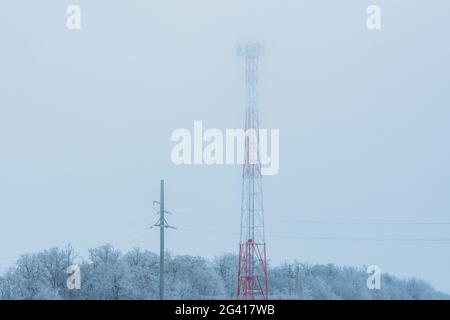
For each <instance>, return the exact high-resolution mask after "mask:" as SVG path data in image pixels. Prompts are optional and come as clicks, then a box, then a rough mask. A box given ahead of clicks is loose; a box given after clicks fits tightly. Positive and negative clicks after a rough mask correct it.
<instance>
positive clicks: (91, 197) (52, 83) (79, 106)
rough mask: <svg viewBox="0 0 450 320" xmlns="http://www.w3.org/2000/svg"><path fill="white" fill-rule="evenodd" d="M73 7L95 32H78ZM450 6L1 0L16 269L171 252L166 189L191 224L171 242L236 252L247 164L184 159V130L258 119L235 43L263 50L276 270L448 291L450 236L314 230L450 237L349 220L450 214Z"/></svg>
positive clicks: (6, 200) (3, 240) (0, 106)
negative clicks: (370, 17)
mask: <svg viewBox="0 0 450 320" xmlns="http://www.w3.org/2000/svg"><path fill="white" fill-rule="evenodd" d="M72 3H75V4H78V5H79V6H80V7H81V14H82V20H81V30H79V31H76V30H72V31H71V30H68V29H67V28H66V18H67V16H68V15H67V14H66V7H67V6H68V5H69V4H72ZM370 4H379V5H380V6H381V9H382V29H381V30H379V31H369V30H368V29H367V27H366V18H367V14H366V8H367V7H368V6H369V5H370ZM449 12H450V2H449V1H448V0H433V1H425V0H414V1H406V0H397V1H383V0H377V1H375V0H372V1H369V0H363V1H361V0H345V1H344V0H342V1H334V0H333V1H332V0H328V1H324V0H315V1H299V0H291V1H275V0H270V1H268V0H266V1H262V0H247V1H242V0H227V1H225V0H220V1H219V0H216V1H211V0H203V1H200V0H189V1H186V0H177V1H175V0H165V1H156V0H155V1H144V0H139V1H138V0H133V1H125V0H121V1H117V0H115V1H111V0H108V1H106V0H101V1H100V0H97V1H87V0H74V1H70V2H69V1H50V0H40V1H31V0H29V1H19V0H15V1H5V2H4V3H2V5H1V10H0V40H1V45H0V218H1V219H0V265H1V266H2V267H3V268H5V267H6V266H8V265H11V263H13V262H14V260H15V259H16V258H17V256H18V255H20V254H22V253H27V252H34V251H39V250H43V249H46V248H49V247H52V246H64V245H66V244H68V243H72V244H73V245H74V246H75V248H76V249H77V250H78V251H79V252H81V253H82V254H85V253H86V250H87V248H89V247H93V246H96V245H101V244H103V243H105V242H111V243H113V244H114V245H116V246H117V247H118V248H120V249H122V250H126V249H129V248H131V247H133V246H140V247H142V248H146V249H149V250H153V251H158V250H159V242H158V241H159V236H158V230H156V229H149V227H150V226H151V225H152V224H154V223H155V222H156V220H157V216H156V215H155V210H154V209H153V206H152V201H153V200H157V199H158V198H159V190H158V189H159V180H160V179H161V178H164V179H165V180H166V196H167V197H166V200H167V203H166V208H167V210H170V211H172V212H173V214H172V215H170V216H168V218H167V220H168V221H169V223H171V224H172V225H174V226H176V227H178V228H179V230H169V231H168V233H167V237H166V239H167V248H168V250H170V251H171V252H172V253H174V254H193V255H202V256H207V257H213V256H215V255H219V254H221V253H223V252H226V251H230V252H236V253H237V250H238V241H239V235H238V233H239V216H240V197H241V170H242V169H241V168H240V167H239V166H175V165H174V164H173V163H172V162H171V159H170V151H171V148H172V147H173V145H174V143H173V142H171V141H170V135H171V133H172V132H173V131H174V130H175V129H178V128H187V129H190V130H192V128H193V123H194V121H195V120H202V121H203V124H204V126H205V127H207V128H210V127H213V128H219V129H223V130H225V129H226V128H238V127H242V126H243V122H244V106H245V96H244V93H245V91H244V64H243V63H244V62H243V60H242V58H239V57H237V56H236V41H237V40H241V41H244V40H253V39H261V40H265V43H266V50H265V56H264V57H263V58H262V59H261V63H260V76H261V82H260V89H261V90H260V100H261V106H260V107H261V127H264V128H268V129H270V128H277V129H279V130H280V148H281V149H280V171H279V174H278V175H275V176H271V177H265V178H264V180H263V184H264V204H265V216H266V234H267V239H266V240H267V249H268V257H269V258H270V260H271V263H273V264H279V263H280V262H282V261H292V260H294V259H296V260H299V261H301V262H319V263H335V264H338V265H358V266H361V265H370V264H377V265H379V266H380V267H381V269H382V271H385V272H391V273H393V274H395V275H398V276H401V277H408V276H416V277H420V278H424V279H426V280H428V281H430V282H431V283H432V284H433V285H434V286H436V287H437V288H438V289H441V290H444V291H445V292H447V293H450V275H449V273H448V270H449V269H450V242H449V241H436V242H431V241H417V242H411V241H410V242H398V241H361V240H359V241H356V240H353V241H343V240H327V239H322V240H320V239H317V238H315V237H329V238H339V239H342V238H358V239H362V238H364V239H366V238H375V239H386V238H395V239H398V238H413V239H418V238H425V239H435V238H447V239H448V238H450V225H449V224H438V225H431V224H406V225H405V224H394V225H390V224H341V223H342V222H409V223H415V222H443V223H444V222H447V223H449V222H450V197H449V195H450V152H449V137H450V126H449V124H450V110H449V106H450V104H449V103H450V90H449V83H450V81H449V80H450V59H449V56H450V42H449V41H448V37H449V31H450V20H449V18H448V13H449ZM307 221H323V222H339V223H338V224H333V223H327V224H323V223H305V222H307ZM281 236H283V237H281ZM301 237H306V238H308V239H301ZM309 237H313V238H314V239H309Z"/></svg>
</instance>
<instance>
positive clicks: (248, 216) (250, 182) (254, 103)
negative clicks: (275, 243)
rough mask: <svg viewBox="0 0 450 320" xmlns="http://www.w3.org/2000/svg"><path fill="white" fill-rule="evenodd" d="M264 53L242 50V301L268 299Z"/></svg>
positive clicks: (258, 47) (249, 46) (253, 47)
mask: <svg viewBox="0 0 450 320" xmlns="http://www.w3.org/2000/svg"><path fill="white" fill-rule="evenodd" d="M262 51H263V44H262V43H259V42H247V43H246V44H245V45H243V46H239V47H238V54H239V55H240V56H243V57H244V58H245V66H246V67H245V68H246V70H245V71H246V72H245V73H246V75H245V83H246V111H245V131H246V137H245V157H244V165H243V172H242V204H241V232H240V243H239V264H238V288H237V298H238V299H242V300H253V299H261V300H265V299H267V298H268V288H267V260H266V242H265V235H264V210H263V192H262V175H261V161H260V152H259V150H260V148H259V147H260V145H259V140H260V139H259V115H258V113H259V109H258V94H257V85H258V60H259V57H260V56H261V55H262Z"/></svg>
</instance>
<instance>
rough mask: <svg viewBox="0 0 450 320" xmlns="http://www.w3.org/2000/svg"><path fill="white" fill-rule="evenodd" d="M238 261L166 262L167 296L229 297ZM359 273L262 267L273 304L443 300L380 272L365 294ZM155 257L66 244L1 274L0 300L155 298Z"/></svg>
mask: <svg viewBox="0 0 450 320" xmlns="http://www.w3.org/2000/svg"><path fill="white" fill-rule="evenodd" d="M74 264H78V265H79V266H80V271H81V288H80V289H79V290H78V289H75V290H69V289H68V287H67V277H68V275H67V268H68V267H69V266H71V265H74ZM236 266H237V256H236V255H234V254H224V255H222V256H219V257H216V258H215V259H213V260H212V261H210V260H208V259H205V258H202V257H195V256H189V255H182V256H172V255H171V254H167V257H166V297H167V298H168V299H208V298H214V299H219V298H220V299H232V298H233V297H234V295H235V293H236V279H237V274H236V272H237V270H236ZM367 276H368V275H367V273H366V271H365V269H363V268H353V267H337V266H334V265H331V264H329V265H317V264H315V265H312V264H303V263H298V262H294V263H285V264H283V265H281V266H276V267H271V268H270V269H269V290H270V291H269V295H270V297H271V298H273V299H448V298H449V296H447V295H445V294H443V293H440V292H438V291H436V290H434V289H433V288H432V287H431V286H430V285H429V284H427V283H426V282H424V281H422V280H418V279H398V278H396V277H394V276H391V275H388V274H383V275H382V287H381V289H380V290H369V289H367V285H366V283H367ZM158 298H159V256H158V255H156V254H155V253H152V252H149V251H143V250H141V249H138V248H135V249H132V250H131V251H129V252H126V253H121V252H120V251H118V250H116V249H114V248H113V247H112V246H111V245H105V246H102V247H98V248H95V249H91V250H89V259H88V260H86V261H81V259H80V258H79V257H77V256H76V254H75V252H74V250H73V249H72V248H71V247H67V248H64V249H60V248H52V249H49V250H45V251H43V252H39V253H34V254H26V255H23V256H21V257H20V258H19V259H18V260H17V262H16V264H15V266H14V267H11V268H10V269H9V270H7V271H6V272H4V273H3V274H2V275H0V299H2V300H5V299H14V300H17V299H28V300H30V299H96V300H97V299H101V300H103V299H108V300H114V299H158Z"/></svg>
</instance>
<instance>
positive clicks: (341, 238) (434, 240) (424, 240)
mask: <svg viewBox="0 0 450 320" xmlns="http://www.w3.org/2000/svg"><path fill="white" fill-rule="evenodd" d="M178 230H180V231H187V232H206V233H216V234H228V235H233V236H235V235H239V233H237V232H231V231H217V230H207V229H189V228H179V229H178ZM266 236H267V237H269V238H286V239H299V240H325V241H360V242H450V238H390V237H387V238H377V237H367V238H361V237H321V236H293V235H273V234H272V235H266Z"/></svg>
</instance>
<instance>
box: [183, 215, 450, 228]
mask: <svg viewBox="0 0 450 320" xmlns="http://www.w3.org/2000/svg"><path fill="white" fill-rule="evenodd" d="M177 214H180V215H187V216H197V217H209V218H211V219H223V220H230V221H236V220H238V218H232V217H225V216H212V215H204V214H197V213H177ZM265 220H266V221H270V222H275V223H299V224H325V225H326V224H329V225H450V222H447V221H332V220H297V219H270V218H266V219H265Z"/></svg>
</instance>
